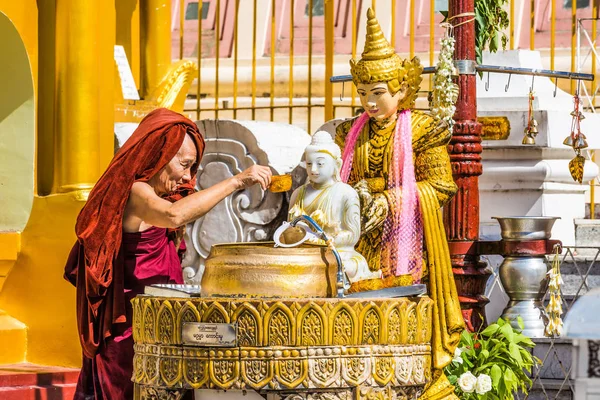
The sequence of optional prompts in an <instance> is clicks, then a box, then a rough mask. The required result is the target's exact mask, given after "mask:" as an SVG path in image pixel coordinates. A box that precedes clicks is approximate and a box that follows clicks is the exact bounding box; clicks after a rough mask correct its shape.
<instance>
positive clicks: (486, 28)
mask: <svg viewBox="0 0 600 400" xmlns="http://www.w3.org/2000/svg"><path fill="white" fill-rule="evenodd" d="M507 3H508V1H507V0H475V54H476V58H475V60H476V61H477V64H481V62H482V57H483V56H482V55H483V51H484V50H486V49H488V50H489V51H490V52H491V53H495V52H497V51H498V49H499V47H500V46H499V45H500V44H502V48H503V49H506V43H507V42H508V37H507V36H506V34H505V33H504V32H503V29H506V28H508V24H509V23H508V13H507V12H506V10H505V9H504V8H503V7H504V5H505V4H507Z"/></svg>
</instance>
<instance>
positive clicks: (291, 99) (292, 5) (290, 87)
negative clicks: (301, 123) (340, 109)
mask: <svg viewBox="0 0 600 400" xmlns="http://www.w3.org/2000/svg"><path fill="white" fill-rule="evenodd" d="M294 8H296V4H295V0H291V1H290V77H289V82H288V91H289V102H290V110H289V115H288V123H289V124H290V125H291V124H292V120H293V110H294V109H293V108H292V105H293V104H294Z"/></svg>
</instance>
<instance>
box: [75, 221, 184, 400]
mask: <svg viewBox="0 0 600 400" xmlns="http://www.w3.org/2000/svg"><path fill="white" fill-rule="evenodd" d="M80 254H81V253H80V246H79V242H78V243H77V244H75V247H74V248H73V250H72V251H71V255H70V256H69V260H68V262H67V268H69V265H71V266H73V267H74V266H75V265H76V264H77V263H78V262H79V257H80ZM119 257H120V258H121V260H122V261H123V263H124V273H125V280H124V282H125V284H124V286H125V287H124V290H123V292H124V296H125V299H126V302H125V304H126V322H125V323H124V324H119V330H118V331H117V332H113V336H111V337H110V338H108V339H107V340H105V341H104V342H103V343H102V344H100V346H99V348H98V352H97V353H96V355H95V356H94V357H93V358H88V357H86V356H85V355H84V357H83V366H82V368H81V373H80V374H79V381H78V382H77V391H76V394H75V400H80V399H81V400H83V399H106V400H112V399H115V400H117V399H132V398H133V383H132V382H131V376H132V372H133V337H132V331H131V329H132V327H131V319H132V312H133V311H132V307H131V302H130V301H131V299H133V298H134V297H135V296H137V295H138V294H141V293H143V292H144V286H146V285H151V284H156V283H183V275H182V272H181V263H180V261H179V255H178V252H177V250H176V248H175V244H174V243H173V241H172V240H170V239H169V236H168V233H167V229H164V228H156V227H152V228H150V229H147V230H145V231H143V232H134V233H129V232H123V240H122V246H121V253H120V254H119Z"/></svg>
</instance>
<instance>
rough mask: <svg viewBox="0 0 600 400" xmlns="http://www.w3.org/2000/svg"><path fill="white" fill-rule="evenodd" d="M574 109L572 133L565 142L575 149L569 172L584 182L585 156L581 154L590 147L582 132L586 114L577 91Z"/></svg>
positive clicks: (575, 178)
mask: <svg viewBox="0 0 600 400" xmlns="http://www.w3.org/2000/svg"><path fill="white" fill-rule="evenodd" d="M573 104H574V106H573V111H572V112H571V116H572V117H573V120H572V122H571V134H570V135H569V136H567V137H566V138H565V140H564V141H563V144H564V145H566V146H569V147H572V148H573V150H574V151H575V158H573V159H572V160H571V162H569V172H570V173H571V176H572V177H573V180H575V181H576V182H579V183H582V182H583V167H584V165H585V157H583V156H582V155H581V150H582V149H585V148H586V147H588V144H587V141H586V140H585V135H584V134H583V133H581V126H580V122H581V120H582V119H584V118H585V117H584V115H583V113H582V112H581V100H580V99H579V93H575V95H574V96H573Z"/></svg>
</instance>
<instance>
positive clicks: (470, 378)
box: [458, 371, 477, 393]
mask: <svg viewBox="0 0 600 400" xmlns="http://www.w3.org/2000/svg"><path fill="white" fill-rule="evenodd" d="M476 383H477V378H475V375H473V374H472V373H471V372H469V371H467V372H465V373H464V374H462V375H461V376H460V377H459V378H458V386H459V387H460V390H462V391H463V392H465V393H473V391H474V390H475V384H476Z"/></svg>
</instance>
